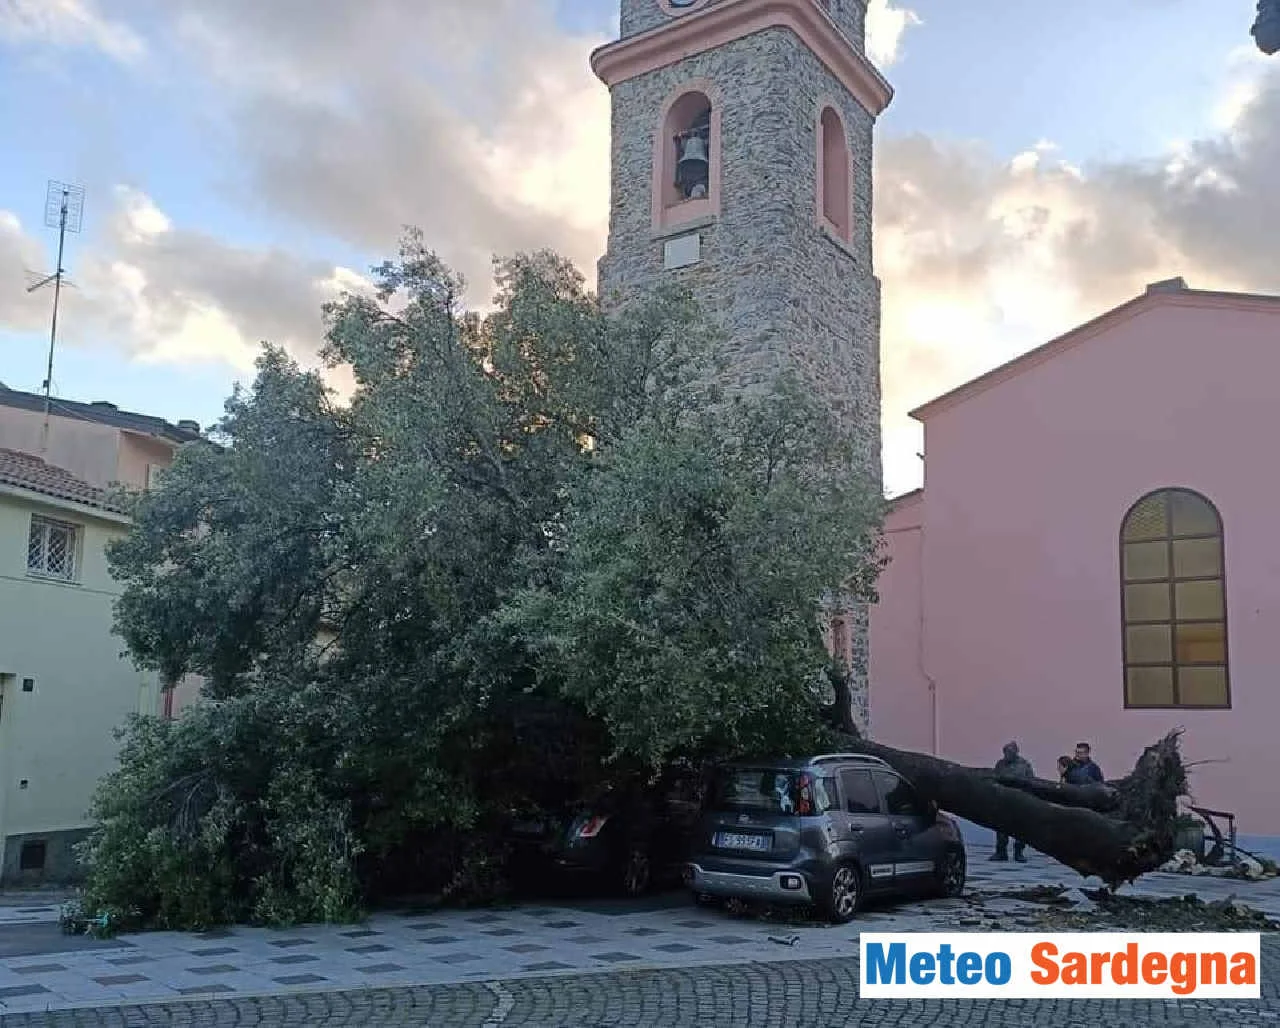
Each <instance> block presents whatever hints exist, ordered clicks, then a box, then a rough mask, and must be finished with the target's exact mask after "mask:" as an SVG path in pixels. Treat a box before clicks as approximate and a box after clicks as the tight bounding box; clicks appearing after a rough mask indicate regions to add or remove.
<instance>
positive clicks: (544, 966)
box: [0, 848, 1280, 1014]
mask: <svg viewBox="0 0 1280 1028" xmlns="http://www.w3.org/2000/svg"><path fill="white" fill-rule="evenodd" d="M986 856H987V853H986V851H983V850H979V849H977V848H972V849H971V851H970V860H971V873H970V887H969V891H970V892H971V893H990V892H995V891H1003V890H1006V889H1013V888H1018V887H1025V886H1031V885H1047V884H1067V885H1080V884H1082V882H1081V879H1080V878H1079V877H1078V876H1076V875H1074V874H1073V873H1071V872H1069V871H1066V870H1065V869H1063V868H1062V867H1061V866H1060V865H1057V864H1055V863H1053V862H1051V861H1049V860H1047V859H1046V858H1044V857H1041V856H1039V855H1038V854H1031V855H1030V857H1031V859H1030V861H1029V862H1028V863H1027V864H1016V863H1012V862H1011V863H1008V864H1003V863H1001V864H992V863H988V862H987V860H986ZM1083 884H1085V885H1086V886H1087V885H1089V884H1093V883H1089V882H1084V883H1083ZM1126 891H1131V892H1133V893H1135V894H1145V895H1153V896H1166V895H1167V896H1180V895H1185V894H1187V893H1190V892H1195V893H1197V894H1199V895H1201V896H1202V897H1203V898H1204V899H1206V900H1208V899H1219V898H1225V897H1226V896H1229V895H1232V894H1234V895H1235V896H1236V897H1237V898H1238V899H1240V900H1241V901H1243V902H1247V903H1249V904H1250V905H1251V906H1254V907H1256V908H1258V909H1262V910H1265V911H1266V912H1268V913H1271V914H1272V915H1273V916H1275V917H1277V918H1280V881H1276V880H1273V881H1271V882H1266V883H1260V884H1251V883H1244V882H1229V881H1222V880H1216V879H1204V878H1192V877H1188V876H1182V875H1163V874H1156V875H1149V876H1146V877H1144V878H1143V879H1141V880H1140V881H1139V883H1138V884H1137V885H1136V886H1133V887H1130V888H1129V889H1128V890H1126ZM0 909H2V908H0ZM1031 909H1034V908H1032V907H1030V906H1029V905H1028V904H1025V903H1021V902H1019V901H1014V900H999V901H990V902H988V903H987V904H986V910H987V911H988V912H993V911H994V912H998V913H999V914H1000V915H1001V916H1003V917H1007V918H1009V919H1010V923H1009V927H1010V928H1011V929H1013V928H1016V927H1017V925H1018V920H1017V918H1018V916H1019V914H1020V913H1022V914H1023V915H1025V914H1026V913H1027V912H1028V911H1029V910H1031ZM50 914H52V916H50ZM967 914H970V915H971V914H972V908H971V907H970V905H969V902H968V900H967V899H960V900H939V901H926V902H916V903H907V904H901V905H886V906H873V907H871V909H869V910H868V911H867V912H865V913H864V914H862V915H860V917H859V918H858V920H857V921H855V922H854V923H853V924H851V925H848V926H845V927H839V928H837V927H831V926H827V925H822V924H810V923H795V924H793V923H785V924H784V923H778V922H776V921H775V922H770V921H765V920H758V919H750V918H743V917H733V916H730V915H728V914H726V913H724V912H721V911H716V910H703V909H699V908H696V907H694V906H692V905H691V904H688V903H686V902H684V901H683V898H681V897H675V898H673V900H672V902H671V904H670V905H668V906H666V907H663V905H662V903H661V902H657V903H653V902H651V903H647V904H640V905H629V904H623V903H615V904H599V903H594V904H593V903H590V902H587V903H580V904H566V903H556V904H554V905H543V906H532V905H530V906H522V907H518V908H515V909H511V910H492V911H444V912H438V913H433V914H431V915H422V916H414V915H411V914H404V913H402V914H396V913H381V914H377V915H375V916H373V917H372V918H370V919H369V921H368V922H367V923H365V924H363V925H323V926H310V927H304V928H298V929H294V930H290V931H272V930H269V929H262V928H246V927H236V928H234V929H229V930H225V931H216V932H209V933H204V934H199V935H196V934H183V933H176V932H152V933H146V934H138V935H128V936H124V937H121V938H119V939H116V940H112V942H111V943H110V944H101V943H100V944H98V945H97V946H95V947H93V948H90V949H84V948H75V947H72V946H71V945H69V944H68V945H67V946H66V947H65V949H66V951H56V949H57V947H56V945H55V951H52V952H51V951H49V948H48V947H46V951H45V952H43V953H41V955H38V956H12V957H7V958H4V959H0V1014H5V1013H10V1012H17V1011H44V1010H56V1009H67V1008H72V1007H101V1006H108V1005H113V1004H122V1003H137V1002H141V1001H151V1000H161V1001H163V1000H169V1001H172V1000H175V999H180V998H182V997H191V996H202V997H215V996H220V997H225V998H231V997H240V996H255V995H256V996H268V995H279V994H287V993H292V992H310V993H314V992H320V991H327V990H339V989H363V988H370V987H389V986H407V985H432V984H447V983H466V982H481V981H492V980H499V979H501V980H511V979H520V978H530V977H539V976H554V975H580V974H583V973H587V972H598V971H602V970H609V969H620V968H628V969H660V968H687V967H691V966H713V965H719V966H723V965H727V964H745V963H754V962H762V963H764V962H771V961H797V960H799V961H804V960H826V959H830V958H833V957H848V956H852V955H854V954H856V952H857V939H858V931H859V929H861V928H867V929H872V928H874V929H877V930H880V931H930V930H934V931H938V930H950V931H955V930H957V928H959V929H960V930H964V929H965V928H966V927H971V928H974V929H978V928H979V927H980V920H979V919H978V918H974V917H971V916H970V917H966V915H967ZM4 916H5V917H8V918H10V919H9V920H0V930H4V929H3V926H6V925H7V926H11V928H10V929H8V930H9V931H10V932H11V933H12V932H13V931H16V930H17V926H18V925H21V924H23V923H30V922H29V921H28V922H23V921H22V920H21V918H24V917H25V918H29V919H30V918H36V917H42V918H44V919H45V921H46V922H47V921H48V920H51V919H56V907H54V908H52V910H50V909H49V908H47V907H44V906H40V905H29V906H27V907H13V908H11V909H10V910H9V911H7V912H6V913H5V915H4ZM73 941H74V940H73Z"/></svg>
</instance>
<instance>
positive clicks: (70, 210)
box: [27, 179, 84, 456]
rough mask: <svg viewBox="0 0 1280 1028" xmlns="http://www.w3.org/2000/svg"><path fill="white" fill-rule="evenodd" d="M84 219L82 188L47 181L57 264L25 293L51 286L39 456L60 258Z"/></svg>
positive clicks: (45, 435) (47, 218)
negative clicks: (51, 306)
mask: <svg viewBox="0 0 1280 1028" xmlns="http://www.w3.org/2000/svg"><path fill="white" fill-rule="evenodd" d="M83 220H84V187H83V186H73V185H69V184H68V183H66V182H58V181H56V180H54V179H50V180H49V190H48V192H47V193H46V194H45V200H44V223H45V226H46V227H47V228H56V229H57V230H58V265H57V270H56V271H55V272H54V273H53V274H52V275H47V276H46V277H44V278H42V279H41V280H40V281H39V282H36V283H35V284H34V285H31V286H28V287H27V292H28V293H34V292H35V291H36V290H37V289H40V288H42V287H44V286H47V285H48V284H49V283H50V282H52V283H53V319H52V322H51V324H50V326H49V363H48V365H47V366H46V368H45V375H44V427H43V428H42V429H41V431H40V455H41V456H44V453H45V451H46V450H47V449H48V446H49V406H50V394H51V391H52V389H53V347H54V344H55V343H56V342H57V341H58V301H59V300H61V298H62V282H63V278H64V276H65V275H66V269H65V268H63V266H62V255H63V252H64V250H65V247H66V241H67V233H68V232H76V233H78V232H79V231H80V226H81V224H82V222H83Z"/></svg>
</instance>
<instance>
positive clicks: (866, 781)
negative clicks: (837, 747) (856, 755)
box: [840, 768, 880, 814]
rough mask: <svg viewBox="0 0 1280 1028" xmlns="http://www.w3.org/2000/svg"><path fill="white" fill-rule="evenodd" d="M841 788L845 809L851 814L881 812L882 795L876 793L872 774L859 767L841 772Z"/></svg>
mask: <svg viewBox="0 0 1280 1028" xmlns="http://www.w3.org/2000/svg"><path fill="white" fill-rule="evenodd" d="M840 790H841V791H842V792H843V793H844V809H845V811H846V812H848V813H850V814H879V813H880V797H879V796H877V795H876V787H875V784H874V783H873V782H872V781H871V775H870V774H868V773H867V772H866V771H862V770H859V769H857V768H849V769H846V770H844V771H841V772H840Z"/></svg>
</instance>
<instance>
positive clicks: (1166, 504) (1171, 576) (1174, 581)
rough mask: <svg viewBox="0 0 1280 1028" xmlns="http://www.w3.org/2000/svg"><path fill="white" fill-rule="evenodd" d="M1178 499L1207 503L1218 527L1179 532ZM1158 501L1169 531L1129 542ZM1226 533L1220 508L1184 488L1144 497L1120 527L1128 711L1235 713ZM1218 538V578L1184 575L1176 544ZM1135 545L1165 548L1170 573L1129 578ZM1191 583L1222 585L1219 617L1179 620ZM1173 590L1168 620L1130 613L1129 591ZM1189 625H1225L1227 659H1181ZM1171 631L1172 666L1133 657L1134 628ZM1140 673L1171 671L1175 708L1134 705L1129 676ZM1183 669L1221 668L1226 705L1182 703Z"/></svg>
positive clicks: (1122, 638)
mask: <svg viewBox="0 0 1280 1028" xmlns="http://www.w3.org/2000/svg"><path fill="white" fill-rule="evenodd" d="M1178 495H1183V496H1189V497H1192V498H1194V499H1195V500H1197V501H1199V502H1200V503H1202V504H1204V506H1205V507H1206V508H1208V510H1209V511H1211V512H1212V514H1213V517H1214V520H1215V521H1216V523H1217V529H1216V531H1213V532H1203V531H1192V532H1179V531H1177V530H1176V529H1175V528H1174V524H1173V501H1174V497H1175V496H1178ZM1153 497H1159V498H1160V500H1161V502H1162V505H1163V512H1164V523H1165V528H1164V531H1163V533H1162V534H1160V535H1148V536H1139V537H1136V538H1128V537H1127V534H1126V533H1127V530H1128V528H1129V521H1130V519H1131V518H1132V517H1133V515H1134V513H1135V512H1136V511H1137V510H1138V509H1139V508H1140V507H1141V506H1142V505H1143V504H1144V503H1146V502H1147V501H1149V500H1151V499H1152V498H1153ZM1225 536H1226V533H1225V530H1224V528H1223V523H1222V514H1221V512H1220V511H1219V510H1218V508H1217V506H1216V505H1215V504H1214V503H1213V502H1212V501H1211V500H1210V499H1209V498H1208V497H1207V496H1205V495H1203V494H1202V493H1199V492H1196V491H1195V490H1194V489H1187V488H1183V487H1169V488H1164V489H1155V490H1152V491H1151V492H1149V493H1145V494H1144V495H1142V496H1140V497H1139V498H1138V499H1137V500H1136V501H1134V503H1133V504H1132V506H1130V507H1129V509H1128V510H1127V511H1126V512H1125V515H1124V518H1123V519H1122V520H1121V522H1120V540H1119V543H1120V549H1119V552H1120V646H1121V658H1122V666H1123V681H1122V687H1123V689H1124V707H1125V709H1126V710H1231V709H1232V696H1231V651H1230V638H1229V635H1230V633H1229V631H1228V618H1227V571H1226V559H1227V555H1226V538H1225ZM1205 539H1212V540H1214V541H1216V542H1217V544H1218V561H1217V573H1216V574H1212V575H1178V574H1177V571H1176V565H1175V564H1174V544H1175V543H1179V542H1185V541H1195V540H1205ZM1135 543H1138V544H1140V543H1164V547H1165V548H1164V553H1165V561H1166V568H1167V573H1166V574H1164V575H1161V576H1157V577H1154V578H1151V577H1141V576H1137V577H1132V578H1131V577H1129V575H1128V573H1127V571H1126V569H1125V550H1126V547H1128V546H1130V545H1133V544H1135ZM1185 582H1216V583H1218V584H1219V589H1220V592H1221V595H1222V613H1221V616H1220V617H1216V618H1179V617H1178V607H1177V587H1178V586H1179V585H1180V584H1183V583H1185ZM1165 584H1167V585H1168V602H1169V613H1168V616H1166V617H1164V618H1156V619H1150V618H1134V617H1130V616H1129V613H1128V609H1127V603H1126V598H1127V590H1128V587H1129V586H1131V585H1165ZM1183 625H1193V626H1194V625H1221V626H1222V659H1221V660H1212V661H1198V660H1179V659H1178V645H1177V637H1178V631H1177V630H1178V628H1179V627H1180V626H1183ZM1144 626H1152V627H1156V626H1159V627H1166V628H1168V629H1169V648H1170V653H1169V660H1167V661H1134V660H1131V659H1130V657H1129V629H1130V627H1144ZM1135 668H1160V669H1168V670H1169V674H1170V689H1171V695H1170V702H1169V703H1134V702H1133V701H1132V699H1131V696H1130V688H1129V672H1130V671H1131V670H1133V669H1135ZM1182 668H1188V669H1195V668H1221V669H1222V679H1223V689H1224V695H1223V702H1221V703H1186V702H1183V701H1182V699H1181V688H1180V675H1179V671H1180V670H1181V669H1182Z"/></svg>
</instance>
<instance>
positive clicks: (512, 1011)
mask: <svg viewBox="0 0 1280 1028" xmlns="http://www.w3.org/2000/svg"><path fill="white" fill-rule="evenodd" d="M1278 971H1280V938H1277V937H1275V936H1269V937H1268V938H1267V939H1266V940H1265V947H1264V982H1265V983H1267V984H1264V986H1263V990H1264V997H1265V998H1264V999H1263V1000H1262V1001H1261V1002H1251V1003H1245V1002H1240V1001H1236V1002H1216V1003H1209V1002H1198V1003H1190V1002H1185V1003H1178V1002H1166V1001H1159V1000H1148V1001H1124V1002H1122V1001H1118V1000H1052V1001H1030V1000H1026V1001H1019V1000H1012V1001H1009V1000H1006V1001H994V1000H973V1001H965V1002H956V1001H945V1002H944V1001H904V1002H890V1001H882V1000H867V1001H862V1000H860V999H859V998H858V992H857V983H858V964H857V960H856V959H848V958H846V959H838V960H818V961H781V962H775V963H770V964H735V965H729V966H724V965H721V966H714V967H700V968H664V969H656V970H648V971H623V972H612V973H603V974H595V975H582V974H575V975H571V976H562V977H551V978H537V979H523V980H516V981H493V982H484V983H467V984H459V985H440V986H425V987H418V988H392V989H378V988H370V989H362V990H352V991H343V992H329V993H310V994H306V993H303V994H296V995H291V996H265V997H240V998H233V999H227V1000H200V1001H185V1002H169V1003H160V1004H150V1005H145V1006H126V1007H118V1008H108V1009H104V1008H96V1009H79V1010H63V1011H58V1012H55V1013H49V1014H40V1013H26V1014H14V1015H8V1016H4V1015H0V1026H3V1028H37V1026H42V1028H43V1026H51V1028H52V1026H58V1028H63V1026H65V1028H100V1026H112V1028H115V1026H122V1028H123V1026H128V1028H135V1026H136V1028H143V1026H153V1025H157V1026H158V1025H200V1026H214V1028H217V1026H223V1025H259V1026H268V1025H271V1026H280V1028H286V1026H287V1028H292V1026H302V1025H306V1026H325V1028H330V1026H334V1028H336V1026H339V1025H341V1026H352V1028H355V1026H366V1025H368V1026H384V1025H385V1026H390V1025H431V1026H436V1025H439V1026H446V1025H447V1026H449V1028H490V1026H498V1025H501V1026H504V1028H519V1026H531V1025H557V1026H606V1025H608V1026H628V1028H632V1026H635V1028H642V1026H652V1028H682V1026H691V1028H692V1026H697V1028H761V1026H779V1028H819V1026H831V1028H835V1026H852V1025H868V1026H870V1025H875V1026H899V1025H900V1026H923V1025H947V1026H951V1025H1019V1026H1021V1025H1026V1026H1032V1025H1035V1026H1043V1028H1086V1026H1087V1028H1130V1026H1134V1025H1186V1026H1190V1025H1195V1026H1204V1028H1209V1026H1216V1025H1233V1026H1234V1025H1240V1026H1261V1025H1270V1026H1274V1025H1276V1024H1277V1023H1280V1012H1278V1011H1280V997H1278V996H1277V990H1276V985H1275V984H1274V983H1275V981H1276V978H1277V972H1278Z"/></svg>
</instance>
